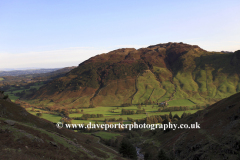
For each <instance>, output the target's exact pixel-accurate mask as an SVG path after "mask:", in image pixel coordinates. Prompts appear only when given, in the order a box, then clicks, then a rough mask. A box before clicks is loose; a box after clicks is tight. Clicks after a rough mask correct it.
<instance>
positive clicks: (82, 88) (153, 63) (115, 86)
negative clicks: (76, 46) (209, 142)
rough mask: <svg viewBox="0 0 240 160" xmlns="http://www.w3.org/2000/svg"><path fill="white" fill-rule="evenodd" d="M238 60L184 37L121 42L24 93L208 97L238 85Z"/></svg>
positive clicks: (65, 99) (89, 100) (85, 98)
mask: <svg viewBox="0 0 240 160" xmlns="http://www.w3.org/2000/svg"><path fill="white" fill-rule="evenodd" d="M239 64H240V51H236V52H234V53H224V52H208V51H206V50H204V49H201V48H200V47H198V46H197V45H189V44H184V43H165V44H157V45H153V46H149V47H147V48H140V49H138V50H136V49H134V48H122V49H117V50H114V51H111V52H109V53H106V54H105V53H104V54H100V55H97V56H95V57H92V58H90V59H88V60H86V61H85V62H83V63H81V64H79V66H78V67H77V68H75V69H73V70H71V71H70V72H69V73H67V74H66V76H63V77H61V78H57V79H55V80H53V81H51V82H49V83H48V84H47V85H45V86H43V87H42V88H41V89H40V90H39V91H38V92H37V93H36V94H35V95H34V96H32V97H29V98H30V99H38V100H41V101H44V102H45V103H49V102H50V101H51V102H55V103H58V104H61V105H67V106H70V107H71V106H75V107H76V106H79V107H84V106H85V107H87V106H89V105H90V104H93V105H99V106H119V105H121V104H123V103H132V104H138V103H145V102H146V101H148V102H149V101H151V102H154V103H156V102H163V101H169V100H173V99H175V100H177V99H189V100H190V101H192V102H194V103H196V104H201V103H209V102H215V101H217V100H220V99H223V98H226V97H228V96H230V95H233V94H235V93H237V92H239V91H240V81H239V78H240V70H239Z"/></svg>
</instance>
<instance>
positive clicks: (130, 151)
mask: <svg viewBox="0 0 240 160" xmlns="http://www.w3.org/2000/svg"><path fill="white" fill-rule="evenodd" d="M119 153H120V154H123V157H128V158H131V159H137V151H136V148H135V147H134V146H133V145H132V143H131V142H130V141H129V140H128V139H127V138H123V140H122V142H121V145H120V149H119Z"/></svg>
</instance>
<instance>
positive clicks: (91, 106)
mask: <svg viewBox="0 0 240 160" xmlns="http://www.w3.org/2000/svg"><path fill="white" fill-rule="evenodd" d="M88 108H96V106H94V105H93V104H90V105H89V107H88Z"/></svg>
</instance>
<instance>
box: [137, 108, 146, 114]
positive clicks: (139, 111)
mask: <svg viewBox="0 0 240 160" xmlns="http://www.w3.org/2000/svg"><path fill="white" fill-rule="evenodd" d="M145 113H146V111H145V109H144V108H143V109H142V110H137V111H136V114H145Z"/></svg>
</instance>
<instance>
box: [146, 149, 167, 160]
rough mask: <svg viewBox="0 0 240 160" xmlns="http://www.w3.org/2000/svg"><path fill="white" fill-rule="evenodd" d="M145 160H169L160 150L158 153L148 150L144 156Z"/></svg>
mask: <svg viewBox="0 0 240 160" xmlns="http://www.w3.org/2000/svg"><path fill="white" fill-rule="evenodd" d="M144 159H145V160H152V159H160V160H170V158H169V157H168V156H167V155H166V153H165V152H164V151H163V150H162V149H161V150H160V151H158V152H157V151H156V149H155V150H154V149H152V150H148V151H147V152H145V154H144Z"/></svg>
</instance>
